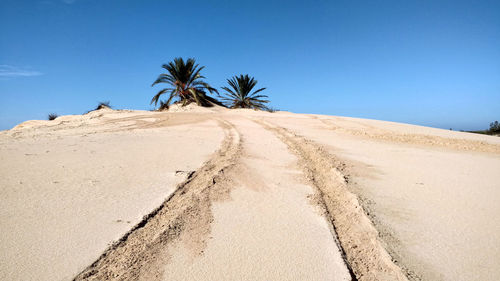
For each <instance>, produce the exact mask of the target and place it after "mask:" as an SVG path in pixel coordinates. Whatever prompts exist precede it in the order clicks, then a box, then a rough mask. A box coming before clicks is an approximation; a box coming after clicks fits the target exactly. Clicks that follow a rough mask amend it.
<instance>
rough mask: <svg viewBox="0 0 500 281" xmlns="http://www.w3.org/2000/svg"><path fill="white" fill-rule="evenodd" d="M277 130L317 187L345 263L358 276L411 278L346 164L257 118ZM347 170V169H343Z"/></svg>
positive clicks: (371, 280) (292, 134) (319, 148)
mask: <svg viewBox="0 0 500 281" xmlns="http://www.w3.org/2000/svg"><path fill="white" fill-rule="evenodd" d="M255 122H257V123H259V124H261V125H262V126H263V127H264V128H266V129H268V130H270V131H272V132H274V133H275V134H276V135H277V136H278V137H279V138H280V139H281V140H282V141H283V142H284V143H285V144H286V145H287V146H288V147H289V149H290V150H291V151H292V152H293V153H294V154H295V155H297V157H298V158H299V165H300V166H301V167H302V169H303V171H304V173H305V176H306V178H307V179H308V180H309V181H310V182H311V183H312V185H313V186H314V187H315V188H316V189H317V191H318V194H319V197H320V198H319V199H320V200H319V201H320V202H319V203H320V205H322V207H324V209H325V211H326V215H327V218H328V220H329V221H330V222H331V224H332V227H333V230H334V232H335V233H334V235H336V236H337V237H334V239H337V238H338V242H339V243H340V245H339V248H340V249H341V250H342V251H343V253H344V257H345V259H346V263H347V264H348V266H349V267H350V269H351V270H352V272H354V274H355V278H356V279H357V280H366V281H368V280H369V281H375V280H380V281H389V280H401V281H402V280H408V279H407V277H406V276H405V274H404V273H403V271H402V270H401V268H399V267H398V266H397V265H396V264H395V263H394V261H393V260H392V258H391V256H390V255H389V254H388V253H387V251H386V250H385V249H384V248H383V247H382V245H381V242H380V241H379V239H378V232H377V230H376V229H375V227H374V226H373V224H372V223H371V221H370V219H369V218H368V216H367V215H366V214H365V212H364V210H363V208H362V207H361V205H360V203H359V201H358V199H357V197H356V195H354V194H352V193H351V192H350V191H349V190H348V188H347V183H348V177H347V175H345V174H344V173H345V170H346V165H345V164H344V163H342V162H340V161H339V160H337V159H336V158H335V157H334V156H332V155H329V154H328V152H327V151H326V150H324V149H323V148H322V147H321V146H319V145H318V144H316V143H314V142H312V141H309V140H307V139H305V138H304V137H302V136H299V135H296V134H295V133H293V132H291V131H289V130H287V129H285V128H282V127H279V126H276V125H274V124H271V123H269V122H266V121H262V120H261V121H257V120H256V121H255ZM343 172H344V173H343Z"/></svg>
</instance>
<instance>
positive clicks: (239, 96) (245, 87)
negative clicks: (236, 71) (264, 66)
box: [222, 74, 269, 110]
mask: <svg viewBox="0 0 500 281" xmlns="http://www.w3.org/2000/svg"><path fill="white" fill-rule="evenodd" d="M227 83H228V84H229V86H231V88H232V89H230V88H228V87H222V89H223V90H225V91H226V92H227V93H226V97H223V98H222V99H223V100H224V101H225V102H226V103H227V106H228V107H230V108H253V109H262V110H267V106H266V105H265V103H268V102H269V101H268V100H266V99H263V98H267V96H265V95H257V93H259V92H261V91H264V90H265V89H266V88H260V89H258V90H256V91H254V92H253V93H250V92H251V91H252V89H253V87H255V85H257V80H255V79H254V78H253V77H250V76H248V74H245V75H243V74H241V75H240V76H234V77H232V78H231V79H227Z"/></svg>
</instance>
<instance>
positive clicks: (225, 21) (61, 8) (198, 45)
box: [0, 0, 500, 130]
mask: <svg viewBox="0 0 500 281" xmlns="http://www.w3.org/2000/svg"><path fill="white" fill-rule="evenodd" d="M0 36H1V42H0V130H4V129H9V128H12V127H13V126H15V125H16V124H18V123H20V122H22V121H25V120H29V119H46V118H47V114H48V113H51V112H55V113H58V114H60V115H66V114H81V113H83V112H85V111H88V110H89V109H91V108H92V107H95V106H96V104H97V103H98V102H99V101H107V100H109V101H110V102H111V104H112V105H113V106H115V107H116V108H127V109H152V106H151V105H150V104H149V102H150V100H151V97H152V96H153V95H154V94H155V93H156V92H157V91H158V90H159V88H160V87H159V86H156V87H153V88H152V87H151V83H152V82H153V81H154V80H155V78H156V77H157V76H158V74H160V73H162V70H163V69H162V68H161V65H162V64H163V63H166V62H168V61H171V60H172V59H173V58H175V57H184V58H187V57H194V58H196V60H197V62H199V63H200V64H201V65H204V66H206V68H205V69H204V71H203V74H204V76H206V77H207V82H209V83H210V84H211V85H212V86H214V87H217V88H220V87H221V86H224V85H225V83H226V82H225V81H226V79H227V78H229V77H231V76H233V75H236V74H240V73H242V74H245V73H248V74H250V75H252V76H255V78H256V79H257V80H258V81H259V82H258V85H257V86H260V87H267V90H266V91H264V92H263V93H265V94H267V95H269V97H270V99H271V101H272V103H271V106H272V107H275V108H278V109H282V110H287V111H292V112H296V113H317V114H328V115H341V116H352V117H361V118H370V119H380V120H389V121H396V122H404V123H411V124H418V125H425V126H432V127H438V128H445V129H449V128H453V129H455V130H478V129H486V128H487V127H488V124H489V123H490V122H492V121H495V120H499V119H500V1H483V0H480V1H440V0H436V1H396V0H395V1H323V0H322V1H270V0H268V1H260V0H258V1H230V0H227V1H159V0H157V1H155V0H145V1H138V0H32V1H23V0H18V1H14V0H2V1H1V2H0ZM499 121H500V120H499Z"/></svg>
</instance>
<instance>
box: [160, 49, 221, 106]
mask: <svg viewBox="0 0 500 281" xmlns="http://www.w3.org/2000/svg"><path fill="white" fill-rule="evenodd" d="M198 66H199V65H198V64H196V62H195V60H194V59H192V58H189V59H187V61H186V62H184V60H183V59H182V58H175V59H174V61H173V62H169V63H168V64H164V65H162V67H163V68H165V69H166V70H167V71H168V73H166V74H165V73H164V74H160V76H158V79H156V81H155V82H154V83H153V84H152V85H151V86H154V85H156V84H158V83H167V84H169V85H170V87H168V88H165V89H162V90H161V91H159V92H158V93H157V94H156V95H155V96H154V97H153V99H152V100H151V104H152V103H154V104H155V107H156V105H157V104H158V101H159V99H160V96H161V95H163V94H165V93H167V92H168V93H170V96H169V97H168V99H167V101H166V102H163V101H161V109H164V108H168V106H169V105H170V102H172V100H173V99H174V98H175V97H178V98H179V102H182V106H185V105H187V104H189V103H191V102H196V104H197V105H200V106H212V104H219V105H222V104H221V103H220V102H219V101H218V100H216V99H214V98H212V97H210V96H208V95H207V93H206V92H207V91H208V92H210V93H214V92H215V93H217V94H218V92H217V90H216V89H214V88H212V87H211V86H210V85H208V84H207V83H206V82H205V81H203V80H202V79H204V78H205V77H203V76H202V75H201V74H200V71H201V70H203V68H205V67H204V66H202V67H198Z"/></svg>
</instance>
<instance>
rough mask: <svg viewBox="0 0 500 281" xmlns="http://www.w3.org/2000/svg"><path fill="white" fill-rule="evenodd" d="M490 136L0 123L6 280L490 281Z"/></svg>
mask: <svg viewBox="0 0 500 281" xmlns="http://www.w3.org/2000/svg"><path fill="white" fill-rule="evenodd" d="M499 172H500V137H495V136H486V135H476V134H470V133H463V132H455V131H449V130H441V129H434V128H428V127H421V126H415V125H408V124H401V123H393V122H386V121H376V120H367V119H356V118H347V117H336V116H325V115H307V114H294V113H289V112H274V113H269V112H261V111H254V110H249V109H233V110H229V109H225V108H220V107H212V108H200V107H197V106H195V105H189V106H187V107H178V106H173V107H172V108H171V109H170V110H169V111H162V112H151V111H132V110H111V109H102V110H98V111H93V112H90V113H87V114H84V115H71V116H61V117H58V118H57V119H55V120H53V121H43V120H31V121H27V122H24V123H21V124H19V125H18V126H16V127H14V128H13V129H11V130H7V131H2V132H0V195H1V198H2V200H1V201H0V232H1V233H0V279H1V280H447V281H448V280H449V281H455V280H464V281H466V280H467V281H469V280H472V281H474V280H482V281H484V280H498V276H500V267H499V266H498V263H499V261H500V216H499V215H498V214H500V204H499V200H500V181H499V180H498V175H499V174H500V173H499Z"/></svg>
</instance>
